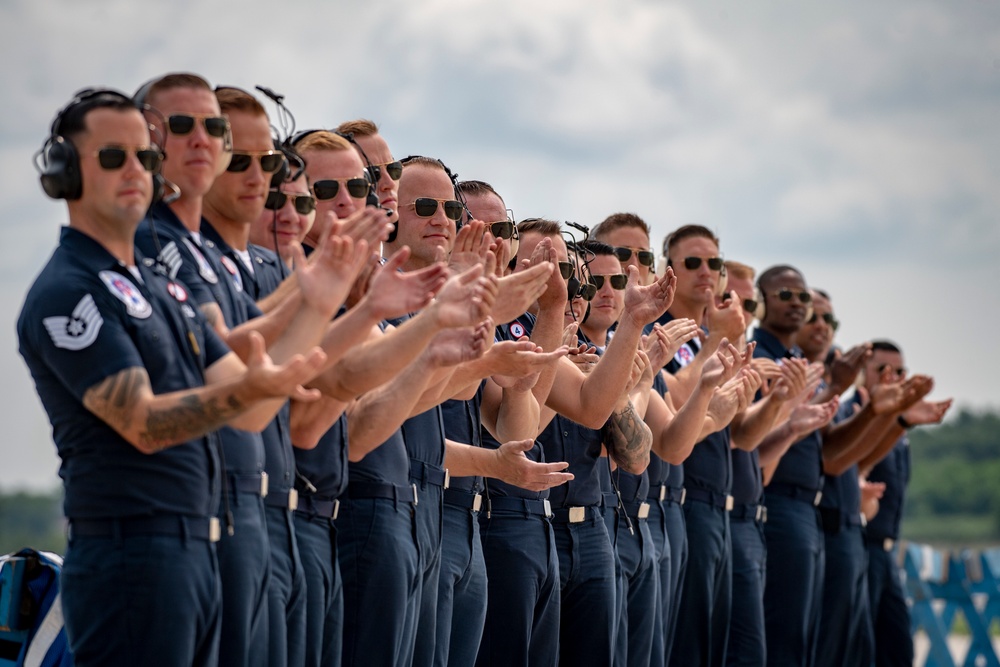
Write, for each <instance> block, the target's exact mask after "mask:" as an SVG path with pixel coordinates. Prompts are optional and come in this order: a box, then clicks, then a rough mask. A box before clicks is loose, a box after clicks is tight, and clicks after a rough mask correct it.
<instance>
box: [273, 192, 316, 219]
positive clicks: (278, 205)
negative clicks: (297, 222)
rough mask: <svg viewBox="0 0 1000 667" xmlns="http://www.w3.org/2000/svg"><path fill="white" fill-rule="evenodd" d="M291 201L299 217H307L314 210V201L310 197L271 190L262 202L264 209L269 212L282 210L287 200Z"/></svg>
mask: <svg viewBox="0 0 1000 667" xmlns="http://www.w3.org/2000/svg"><path fill="white" fill-rule="evenodd" d="M289 199H291V200H292V205H293V206H295V212H296V213H298V214H299V215H309V214H310V213H312V212H313V211H315V210H316V199H315V198H314V197H313V196H312V195H286V194H285V193H284V192H278V191H277V190H271V191H270V192H268V193H267V199H265V200H264V208H266V209H268V210H271V211H280V210H281V209H282V208H284V206H285V203H287V202H288V200H289Z"/></svg>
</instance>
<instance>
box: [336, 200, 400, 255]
mask: <svg viewBox="0 0 1000 667" xmlns="http://www.w3.org/2000/svg"><path fill="white" fill-rule="evenodd" d="M338 223H339V224H338V225H337V227H338V228H337V229H333V230H331V233H334V234H339V235H341V236H349V237H351V238H352V239H354V240H355V241H366V242H367V243H368V245H369V247H372V248H374V247H377V246H378V244H379V243H382V242H383V241H385V240H386V239H387V238H389V232H391V231H392V223H391V222H389V219H388V217H387V216H386V214H385V211H383V210H382V209H378V208H375V207H368V208H363V209H361V210H358V211H355V212H354V213H352V214H350V215H349V216H347V217H346V218H344V219H343V220H339V221H338Z"/></svg>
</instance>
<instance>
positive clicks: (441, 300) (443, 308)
mask: <svg viewBox="0 0 1000 667" xmlns="http://www.w3.org/2000/svg"><path fill="white" fill-rule="evenodd" d="M462 229H465V228H464V227H463V228H462ZM496 293H497V279H496V277H495V276H490V277H489V278H484V277H483V266H482V265H481V264H476V265H475V266H473V267H471V268H469V269H467V270H466V271H464V272H463V273H460V274H458V275H455V276H452V277H451V278H449V279H448V280H447V282H445V284H444V286H443V287H442V288H441V291H440V292H438V294H437V296H436V297H435V298H434V300H433V301H432V302H431V305H430V306H428V308H431V309H433V312H434V314H435V316H436V317H437V319H438V321H439V322H440V323H441V326H443V327H467V326H473V325H475V324H477V323H478V322H480V321H482V319H483V318H485V317H487V316H489V314H490V313H491V312H492V311H493V302H494V300H495V299H496Z"/></svg>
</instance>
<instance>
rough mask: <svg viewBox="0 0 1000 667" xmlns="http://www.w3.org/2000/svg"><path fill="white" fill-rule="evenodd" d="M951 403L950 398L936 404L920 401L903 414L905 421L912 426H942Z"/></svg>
mask: <svg viewBox="0 0 1000 667" xmlns="http://www.w3.org/2000/svg"><path fill="white" fill-rule="evenodd" d="M951 403H952V399H950V398H949V399H946V400H943V401H935V402H931V401H924V400H919V401H917V402H916V403H914V404H913V405H912V406H910V407H909V408H907V410H906V411H905V412H903V419H904V420H905V421H906V423H907V424H909V425H910V426H921V425H924V424H940V423H941V420H942V419H944V415H945V413H947V412H948V409H949V408H951Z"/></svg>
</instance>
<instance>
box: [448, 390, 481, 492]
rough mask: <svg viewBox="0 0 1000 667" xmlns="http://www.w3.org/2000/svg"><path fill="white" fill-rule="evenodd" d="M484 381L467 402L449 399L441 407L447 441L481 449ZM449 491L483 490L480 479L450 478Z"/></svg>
mask: <svg viewBox="0 0 1000 667" xmlns="http://www.w3.org/2000/svg"><path fill="white" fill-rule="evenodd" d="M485 386H486V380H483V381H482V382H480V383H479V388H478V389H476V395H475V396H473V397H472V398H471V399H469V400H467V401H460V400H456V399H450V400H447V401H445V402H444V403H443V404H442V405H441V417H442V419H443V420H444V434H445V437H447V438H448V439H449V440H454V441H455V442H461V443H463V444H466V445H472V446H473V447H482V446H483V442H482V437H481V435H480V433H481V432H482V416H481V414H480V409H481V408H482V405H483V388H484V387H485ZM448 488H449V489H459V490H462V491H469V492H470V493H479V492H480V491H482V490H483V478H482V477H452V478H451V480H450V482H449V484H448Z"/></svg>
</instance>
